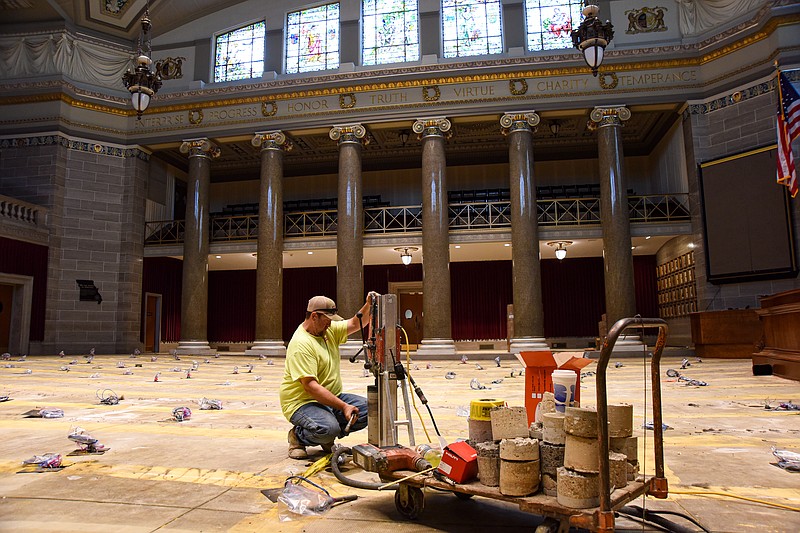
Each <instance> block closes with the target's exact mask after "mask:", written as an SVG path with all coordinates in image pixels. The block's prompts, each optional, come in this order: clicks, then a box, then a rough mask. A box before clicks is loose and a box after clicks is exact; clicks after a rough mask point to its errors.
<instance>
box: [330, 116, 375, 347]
mask: <svg viewBox="0 0 800 533" xmlns="http://www.w3.org/2000/svg"><path fill="white" fill-rule="evenodd" d="M328 135H329V136H330V138H331V139H332V140H334V141H336V142H337V144H338V145H339V182H338V212H337V223H336V228H337V229H336V305H337V306H338V308H339V314H340V315H341V316H343V317H344V318H350V317H351V316H353V315H355V314H356V312H358V310H359V309H361V306H362V305H364V192H363V185H362V179H361V147H362V145H364V144H366V143H367V142H368V139H367V130H366V128H364V126H362V125H361V124H345V125H339V126H333V127H332V128H331V130H330V132H329V134H328ZM356 336H357V337H358V338H357V339H356V338H354V339H349V340H348V341H347V342H346V343H345V344H344V345H343V346H341V347H340V348H339V353H340V354H341V355H343V356H351V355H353V354H355V353H356V352H357V351H358V349H359V348H360V347H361V344H362V342H361V335H360V334H357V335H356Z"/></svg>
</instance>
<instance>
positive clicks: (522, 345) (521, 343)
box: [509, 337, 550, 353]
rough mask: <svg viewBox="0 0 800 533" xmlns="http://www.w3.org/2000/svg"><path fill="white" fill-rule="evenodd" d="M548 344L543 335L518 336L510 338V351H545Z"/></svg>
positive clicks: (547, 348) (547, 349)
mask: <svg viewBox="0 0 800 533" xmlns="http://www.w3.org/2000/svg"><path fill="white" fill-rule="evenodd" d="M547 351H550V346H549V345H548V344H547V342H545V340H544V337H519V338H516V339H511V348H510V349H509V352H510V353H519V352H547Z"/></svg>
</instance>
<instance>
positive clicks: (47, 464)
mask: <svg viewBox="0 0 800 533" xmlns="http://www.w3.org/2000/svg"><path fill="white" fill-rule="evenodd" d="M61 462H62V461H61V456H60V455H59V454H57V453H45V454H42V455H34V456H33V457H30V458H28V459H25V460H24V461H22V464H24V465H35V466H37V467H38V468H39V469H50V470H55V469H58V468H61Z"/></svg>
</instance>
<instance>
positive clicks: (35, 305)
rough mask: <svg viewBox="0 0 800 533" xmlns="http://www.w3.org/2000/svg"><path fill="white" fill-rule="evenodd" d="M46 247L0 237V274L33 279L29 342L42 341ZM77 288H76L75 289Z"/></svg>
mask: <svg viewBox="0 0 800 533" xmlns="http://www.w3.org/2000/svg"><path fill="white" fill-rule="evenodd" d="M47 253H48V248H47V246H41V245H39V244H32V243H29V242H23V241H15V240H13V239H7V238H5V237H0V272H5V273H6V274H16V275H17V276H30V277H32V278H33V297H32V300H33V301H32V302H31V327H30V330H29V340H31V341H43V340H44V316H45V308H46V301H47ZM76 288H77V287H76Z"/></svg>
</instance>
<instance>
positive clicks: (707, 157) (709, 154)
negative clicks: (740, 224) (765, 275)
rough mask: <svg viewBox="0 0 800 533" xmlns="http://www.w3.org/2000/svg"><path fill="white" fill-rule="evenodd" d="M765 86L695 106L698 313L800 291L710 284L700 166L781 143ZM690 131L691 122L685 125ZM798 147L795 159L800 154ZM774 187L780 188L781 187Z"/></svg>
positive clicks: (786, 286)
mask: <svg viewBox="0 0 800 533" xmlns="http://www.w3.org/2000/svg"><path fill="white" fill-rule="evenodd" d="M764 83H768V82H764ZM762 87H763V84H758V85H755V86H753V87H747V88H744V89H742V90H740V91H736V93H734V94H738V95H740V97H741V99H740V100H738V101H736V99H735V98H733V97H732V96H731V95H720V96H719V97H718V98H717V99H716V100H710V101H707V102H704V103H702V104H696V105H690V106H689V111H688V113H689V114H688V116H689V117H690V122H691V125H690V127H687V128H685V129H687V130H688V135H687V139H690V140H688V141H687V173H688V175H689V197H690V205H691V207H692V229H693V241H694V245H695V261H696V268H695V274H696V277H697V292H698V311H710V310H724V309H744V308H746V307H749V308H758V307H760V306H761V304H760V297H761V296H765V295H770V294H775V293H777V292H782V291H786V290H790V289H797V288H800V280H798V278H797V277H794V278H791V279H778V280H765V281H752V282H745V283H727V284H716V285H715V284H711V283H708V282H707V281H706V278H707V276H706V260H705V242H704V239H703V220H702V209H701V208H700V178H699V173H698V170H697V165H699V164H700V163H703V162H706V161H713V160H715V159H718V158H721V157H725V156H729V155H734V154H738V153H742V152H745V151H748V150H753V149H756V148H760V147H763V146H768V145H770V144H775V142H776V130H775V122H776V118H775V117H776V109H777V103H776V102H777V98H776V96H775V94H774V92H773V91H770V90H768V88H767V90H762ZM684 124H685V125H686V122H685V123H684ZM797 144H798V143H795V159H796V160H797V159H798V150H797V146H796V145H797ZM769 186H771V187H780V185H778V184H777V183H775V184H770V185H769ZM789 209H790V218H791V224H792V232H793V234H794V236H795V237H794V252H795V260H796V259H797V257H798V256H799V255H800V250H799V249H800V245H799V244H798V240H797V235H798V231H800V195H798V197H796V198H794V199H790V200H789Z"/></svg>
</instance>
